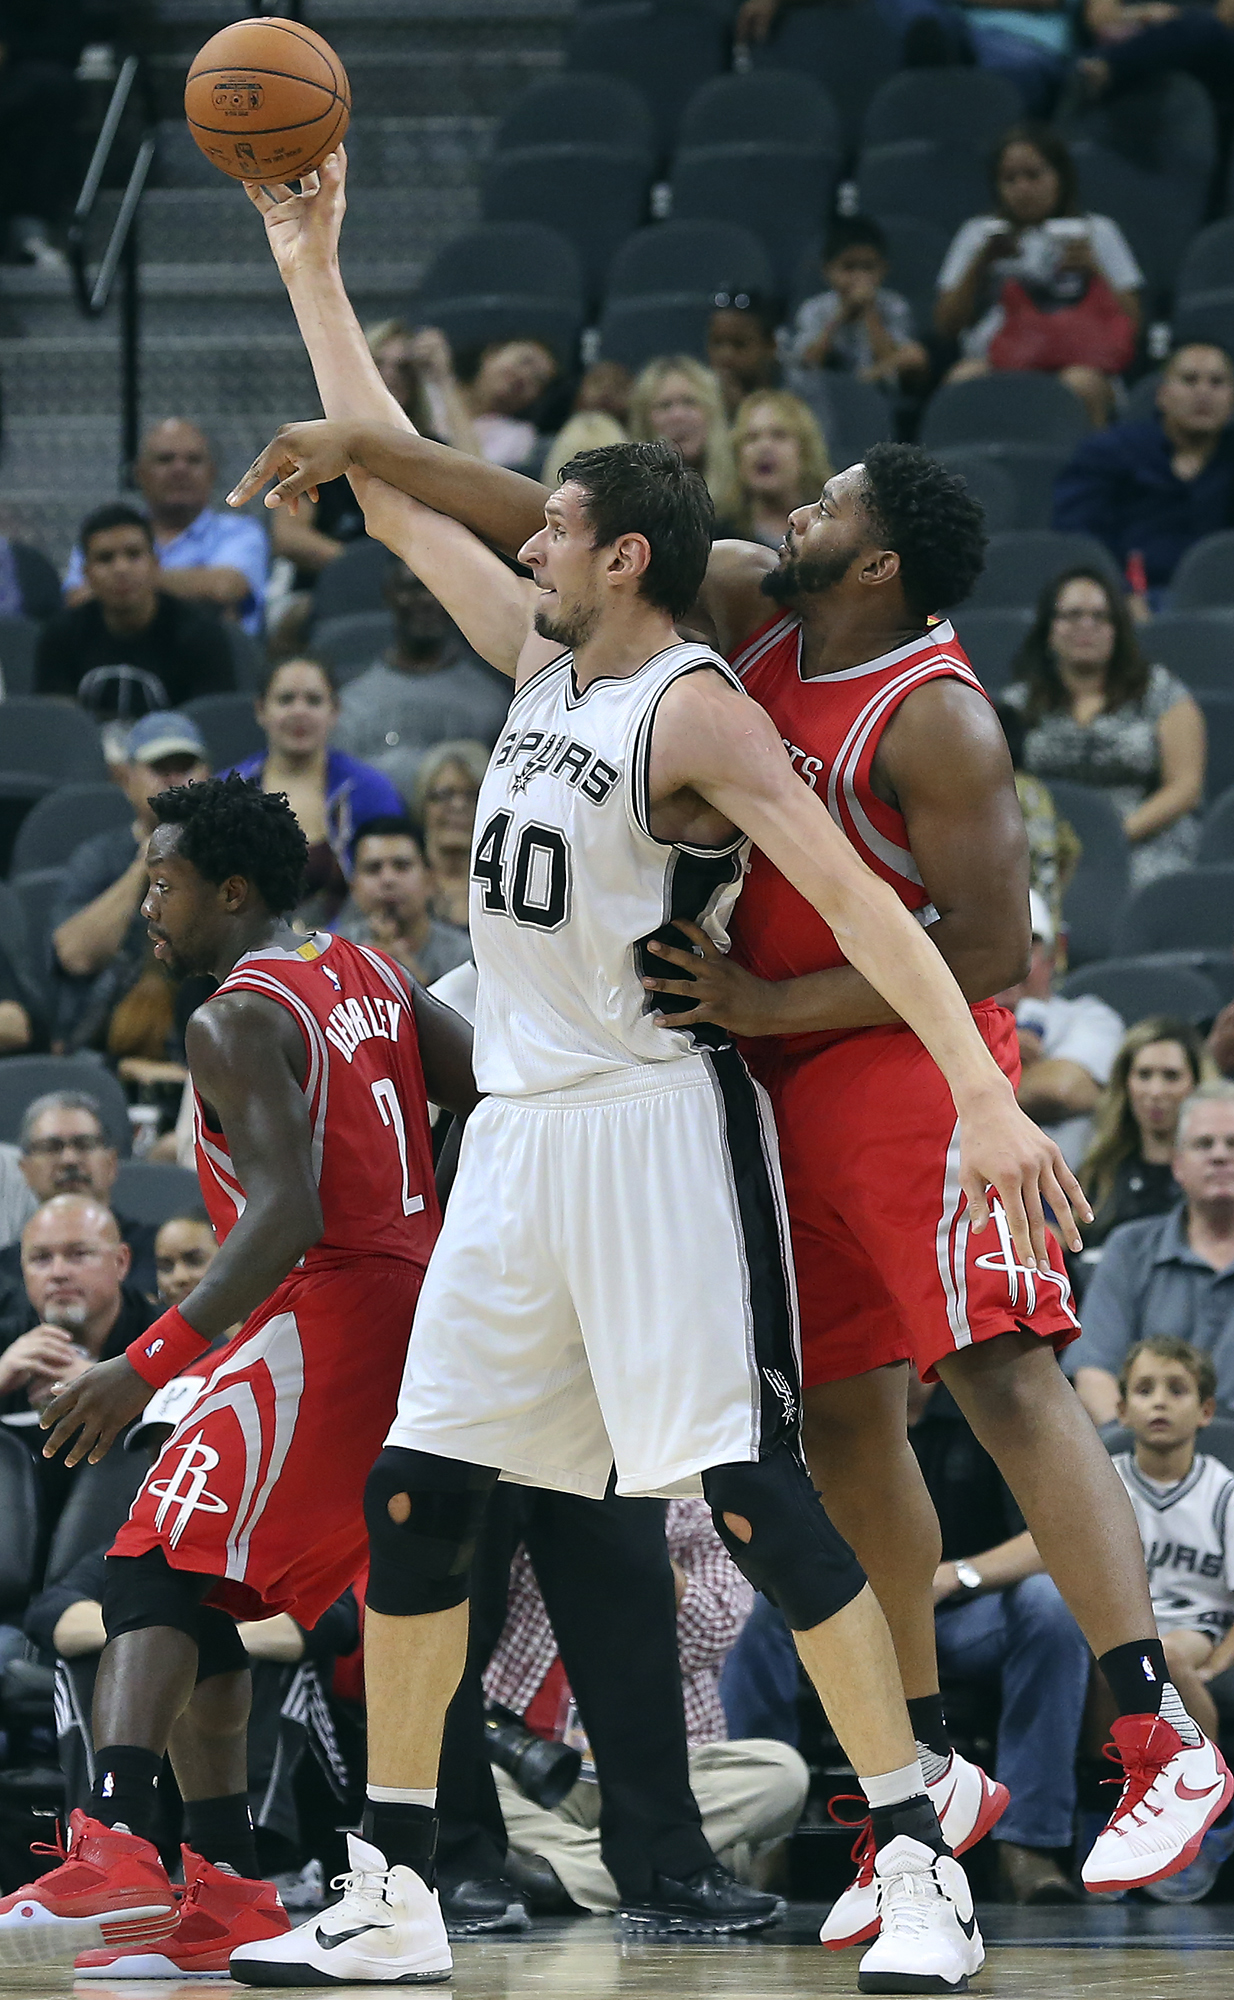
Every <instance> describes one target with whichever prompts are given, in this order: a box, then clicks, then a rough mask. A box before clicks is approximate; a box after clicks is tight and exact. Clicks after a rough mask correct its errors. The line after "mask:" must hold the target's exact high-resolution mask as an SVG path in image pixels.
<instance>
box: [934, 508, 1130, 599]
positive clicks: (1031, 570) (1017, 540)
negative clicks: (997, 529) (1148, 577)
mask: <svg viewBox="0 0 1234 2000" xmlns="http://www.w3.org/2000/svg"><path fill="white" fill-rule="evenodd" d="M1080 563H1083V564H1085V565H1086V566H1089V567H1091V568H1093V569H1096V570H1098V571H1100V572H1101V574H1102V575H1104V576H1108V577H1109V578H1110V579H1111V581H1112V582H1113V583H1114V584H1115V586H1118V584H1119V582H1120V578H1119V575H1118V570H1117V568H1116V567H1115V564H1114V559H1113V557H1112V556H1111V555H1110V552H1109V550H1108V549H1107V548H1106V546H1105V544H1104V543H1103V542H1099V541H1098V540H1097V538H1096V536H1095V535H1069V534H1064V533H1062V532H1061V530H1059V529H1057V528H1024V529H1016V530H1015V531H1014V532H1013V533H1011V534H1009V535H1007V534H1004V535H991V537H990V544H989V547H988V549H987V550H986V559H985V568H984V570H983V571H982V573H981V575H980V576H979V577H978V579H977V582H976V585H975V587H974V589H973V594H972V598H971V600H970V602H971V603H972V604H974V605H990V606H994V605H1022V606H1024V608H1025V609H1029V610H1031V609H1032V608H1033V607H1034V606H1035V605H1036V602H1037V599H1038V597H1039V596H1040V594H1041V592H1042V591H1043V590H1044V589H1045V588H1046V587H1047V585H1048V584H1050V583H1052V582H1053V581H1054V578H1055V577H1056V576H1058V575H1060V574H1061V572H1062V571H1063V570H1065V569H1072V568H1074V567H1075V566H1076V565H1078V564H1080Z"/></svg>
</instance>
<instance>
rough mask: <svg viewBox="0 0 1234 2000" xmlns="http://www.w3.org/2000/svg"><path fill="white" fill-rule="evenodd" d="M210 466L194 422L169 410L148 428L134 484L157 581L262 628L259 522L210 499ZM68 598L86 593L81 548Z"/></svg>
mask: <svg viewBox="0 0 1234 2000" xmlns="http://www.w3.org/2000/svg"><path fill="white" fill-rule="evenodd" d="M214 475H215V466H214V459H213V457H212V455H211V451H210V446H209V444H208V443H207V441H206V439H205V437H204V436H203V434H202V433H201V431H199V430H198V428H197V426H196V424H189V423H183V422H181V421H180V420H179V419H178V418H176V417H168V418H167V419H166V421H165V422H163V423H161V424H156V425H155V426H154V429H153V430H151V431H148V432H147V434H146V437H145V440H144V442H143V444H142V447H141V453H140V456H139V457H138V460H137V484H138V486H139V487H140V489H141V495H142V499H143V500H144V501H145V504H146V510H147V512H148V513H149V516H150V524H151V526H152V528H153V530H154V549H155V554H156V555H157V556H158V559H159V566H160V569H161V570H162V572H163V574H162V575H161V576H160V578H159V588H160V589H161V590H164V591H168V592H170V593H171V595H172V596H173V597H185V598H188V599H190V600H191V601H192V602H193V603H196V604H204V605H208V606H210V607H211V608H212V609H213V610H215V611H218V612H221V613H222V615H223V616H224V617H225V618H235V619H237V620H238V621H239V623H240V624H241V625H243V627H244V629H245V631H246V632H252V633H254V634H257V633H260V631H261V627H262V615H263V609H264V605H265V596H266V583H267V579H268V575H269V569H270V546H269V542H268V540H267V538H266V532H265V529H264V528H263V527H262V526H261V525H260V523H259V522H257V521H253V520H250V519H249V518H248V517H247V516H246V515H244V514H234V513H231V512H230V511H229V510H228V509H227V508H226V507H224V508H214V507H211V505H210V495H211V493H212V491H213V489H214ZM64 583H65V590H66V593H67V594H68V598H69V602H70V603H71V604H77V603H80V602H81V601H82V599H83V598H84V597H85V596H86V595H87V594H88V592H87V589H86V580H85V569H84V565H83V563H82V556H81V550H80V549H77V548H75V549H74V550H73V553H72V555H71V556H70V558H69V567H68V573H67V575H66V576H65V580H64Z"/></svg>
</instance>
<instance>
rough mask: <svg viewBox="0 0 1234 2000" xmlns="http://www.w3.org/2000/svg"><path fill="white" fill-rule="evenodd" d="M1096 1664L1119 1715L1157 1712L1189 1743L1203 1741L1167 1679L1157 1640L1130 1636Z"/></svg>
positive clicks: (1102, 1656) (1163, 1652)
mask: <svg viewBox="0 0 1234 2000" xmlns="http://www.w3.org/2000/svg"><path fill="white" fill-rule="evenodd" d="M1097 1665H1098V1666H1099V1667H1100V1668H1101V1671H1102V1673H1103V1674H1104V1675H1105V1677H1106V1684H1107V1686H1108V1687H1109V1690H1110V1693H1111V1694H1112V1695H1113V1697H1114V1700H1115V1702H1116V1703H1117V1705H1118V1712H1119V1714H1120V1715H1159V1716H1161V1717H1162V1719H1163V1720H1164V1721H1165V1722H1168V1723H1170V1724H1171V1726H1172V1727H1173V1728H1175V1729H1177V1731H1178V1733H1179V1735H1180V1736H1181V1737H1182V1739H1183V1742H1184V1743H1186V1744H1189V1745H1191V1746H1193V1747H1194V1746H1195V1745H1196V1744H1197V1743H1201V1742H1202V1741H1203V1731H1202V1730H1201V1729H1200V1728H1199V1727H1198V1725H1197V1724H1196V1723H1195V1722H1194V1721H1193V1719H1192V1718H1191V1716H1189V1715H1188V1713H1187V1711H1186V1709H1185V1708H1184V1706H1183V1699H1182V1696H1181V1695H1180V1694H1179V1692H1178V1689H1177V1688H1176V1687H1175V1685H1174V1683H1173V1681H1172V1680H1171V1679H1170V1669H1169V1667H1168V1666H1167V1665H1166V1659H1165V1648H1164V1646H1163V1645H1162V1643H1161V1641H1160V1639H1133V1640H1131V1641H1130V1642H1129V1643H1128V1644H1127V1645H1125V1646H1111V1648H1110V1650H1109V1652H1108V1653H1102V1655H1101V1657H1100V1659H1099V1660H1098V1661H1097Z"/></svg>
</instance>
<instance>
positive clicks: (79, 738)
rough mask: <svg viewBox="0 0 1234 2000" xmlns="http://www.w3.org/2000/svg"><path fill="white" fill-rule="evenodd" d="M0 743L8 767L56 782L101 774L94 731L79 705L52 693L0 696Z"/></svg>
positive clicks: (100, 755)
mask: <svg viewBox="0 0 1234 2000" xmlns="http://www.w3.org/2000/svg"><path fill="white" fill-rule="evenodd" d="M0 745H2V746H3V752H2V754H3V757H4V762H5V766H6V768H7V769H8V770H10V771H31V772H37V773H38V774H39V775H40V776H41V777H44V778H50V779H51V780H52V782H53V783H54V784H57V785H60V784H65V783H68V782H70V781H72V782H76V781H78V780H81V781H83V782H90V781H92V780H94V779H99V780H100V781H101V780H103V779H105V778H106V776H107V766H106V764H105V763H104V762H103V751H102V746H101V744H100V742H99V732H98V730H97V729H96V727H95V725H94V723H93V722H91V720H90V717H89V716H88V715H87V714H86V712H85V710H84V709H81V708H78V706H77V704H76V703H75V702H72V701H64V700H62V699H61V698H60V697H59V696H58V695H37V694H27V695H14V696H13V697H12V698H11V699H10V700H7V701H4V702H0Z"/></svg>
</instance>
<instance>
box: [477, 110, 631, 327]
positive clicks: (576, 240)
mask: <svg viewBox="0 0 1234 2000" xmlns="http://www.w3.org/2000/svg"><path fill="white" fill-rule="evenodd" d="M651 172H652V163H651V158H650V156H649V155H648V154H647V153H644V152H641V151H638V150H635V149H633V148H630V147H622V146H615V145H611V144H605V145H581V144H579V143H578V142H577V141H576V140H570V141H569V142H567V143H564V144H562V143H558V142H556V141H551V142H546V143H544V144H541V145H538V146H520V147H518V148H517V149H515V150H512V151H510V152H505V153H496V154H494V156H493V158H492V159H491V160H490V161H489V163H488V166H487V168H486V169H485V174H484V216H485V220H486V221H488V222H539V223H544V224H545V225H546V226H548V227H549V228H551V229H554V230H557V231H558V232H559V233H560V234H561V235H563V236H566V237H568V238H569V240H570V242H571V243H572V244H573V245H574V248H575V250H576V251H577V253H578V259H579V263H580V266H581V268H582V272H583V281H584V284H585V287H586V292H587V297H588V299H589V300H593V301H594V300H597V299H598V298H599V297H600V295H601V293H602V292H603V289H604V280H605V276H606V274H607V272H608V267H609V265H610V264H611V262H612V260H613V257H614V255H615V254H616V252H617V250H618V249H619V248H620V246H621V245H622V243H624V242H625V240H626V237H627V236H629V235H630V234H631V232H632V231H633V230H635V229H637V228H638V226H639V224H640V223H641V222H643V221H645V220H646V215H647V196H648V190H649V188H650V186H651Z"/></svg>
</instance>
